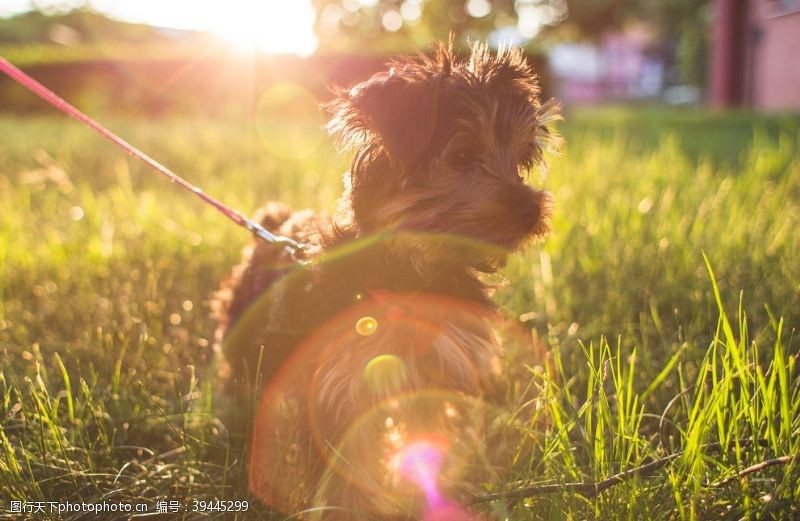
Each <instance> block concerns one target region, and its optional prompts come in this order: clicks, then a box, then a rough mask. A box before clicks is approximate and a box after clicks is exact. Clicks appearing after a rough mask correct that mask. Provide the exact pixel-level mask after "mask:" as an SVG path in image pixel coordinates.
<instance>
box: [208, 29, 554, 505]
mask: <svg viewBox="0 0 800 521" xmlns="http://www.w3.org/2000/svg"><path fill="white" fill-rule="evenodd" d="M330 108H331V109H332V112H333V119H332V121H331V124H330V126H329V128H330V129H331V131H332V132H333V133H334V134H335V135H336V136H337V137H338V138H339V140H340V141H341V142H342V143H345V144H347V145H350V146H353V147H354V148H355V149H356V156H355V159H354V161H353V165H352V168H351V170H350V172H349V174H348V175H349V178H346V185H348V186H347V188H346V191H345V195H344V197H343V199H342V201H343V204H342V208H341V210H340V213H339V215H338V216H337V217H336V219H335V220H334V222H333V224H328V223H324V222H321V221H320V220H317V219H316V218H315V217H314V216H313V215H311V214H310V213H308V212H301V213H296V214H291V212H289V211H288V210H287V209H285V208H284V207H281V206H279V205H274V204H273V205H269V206H268V207H267V208H265V210H264V211H263V213H262V216H261V222H262V224H263V225H264V226H265V227H266V228H268V229H270V230H272V231H274V232H276V233H280V234H282V235H286V236H289V237H292V238H294V239H296V240H298V241H300V242H302V243H305V244H307V245H308V246H307V250H306V252H305V255H306V257H307V260H308V261H309V262H308V263H307V264H306V265H302V266H300V265H298V264H295V263H294V262H293V261H292V259H291V258H289V256H288V255H287V254H286V253H284V252H282V251H281V250H280V249H278V248H276V247H274V246H273V245H269V244H266V243H261V244H257V245H255V246H254V247H253V248H251V250H250V251H249V253H248V254H247V255H246V257H245V260H244V262H243V263H242V264H241V265H240V266H239V267H238V268H237V269H236V270H235V271H234V274H233V275H232V277H231V279H230V280H229V281H228V282H227V283H226V285H224V286H223V291H222V292H221V299H220V303H221V306H220V308H221V312H220V329H219V340H220V341H221V342H222V344H223V351H224V358H225V363H224V364H223V366H224V369H223V375H224V377H225V381H226V382H227V387H228V389H229V390H230V391H231V392H232V393H234V394H239V395H247V393H249V392H255V393H257V394H256V396H257V397H258V401H259V405H258V406H257V413H256V417H255V423H254V426H253V438H252V457H251V461H250V482H251V483H250V485H251V489H252V490H253V492H254V493H255V494H256V495H258V496H259V497H260V498H261V499H262V500H264V501H265V502H266V503H268V504H270V505H271V506H274V507H276V508H278V509H281V510H284V511H286V510H292V509H297V508H302V506H307V507H308V506H311V505H313V506H328V507H335V509H333V510H324V511H323V512H324V513H325V515H326V516H327V517H328V518H330V519H366V518H369V516H370V515H373V516H376V518H378V519H390V518H403V519H405V518H416V517H418V516H420V515H421V512H423V510H424V509H425V508H426V507H425V505H426V504H427V509H428V510H430V509H431V508H435V507H436V506H437V505H436V504H434V503H436V502H437V501H439V499H440V495H439V492H438V489H437V492H436V494H434V493H433V492H431V490H427V489H426V487H425V486H423V484H421V482H420V480H419V479H421V478H419V476H417V477H416V478H415V477H414V476H409V475H408V473H407V472H406V471H405V470H403V469H406V470H407V466H404V465H405V463H404V462H403V461H400V460H398V459H397V458H398V457H397V454H399V453H404V452H403V450H404V449H403V448H404V447H406V446H409V444H412V445H413V444H414V442H415V440H420V439H427V440H428V441H427V442H425V443H427V444H428V445H425V446H426V447H428V446H429V445H430V444H431V443H433V445H436V446H437V447H440V449H441V451H442V452H446V453H448V454H450V455H451V456H447V460H446V462H445V467H446V468H445V469H444V470H443V471H442V472H443V474H442V476H448V479H451V480H455V479H457V474H458V471H457V470H448V468H447V467H448V464H447V462H450V463H452V461H454V460H455V459H457V458H456V456H453V455H455V454H458V453H459V451H460V450H461V449H460V448H459V447H461V448H463V447H465V446H468V445H471V444H474V443H476V442H477V441H476V440H477V438H479V436H480V429H479V428H477V427H476V423H480V422H479V421H478V422H476V421H475V420H476V419H477V418H479V417H480V414H478V410H479V408H480V406H481V401H482V398H483V397H484V396H485V395H486V393H487V392H489V391H490V389H491V388H492V385H493V380H495V379H497V377H498V376H500V372H501V371H500V367H499V364H498V355H499V352H500V342H499V340H498V336H497V334H496V328H495V323H494V320H495V312H494V308H493V306H492V303H491V301H490V300H489V298H488V297H487V294H486V288H485V285H484V284H483V283H482V282H481V280H480V277H479V272H480V271H493V270H495V269H496V268H497V267H499V266H501V265H502V264H503V262H504V260H505V257H506V255H507V254H508V253H509V252H511V251H513V250H514V249H516V248H517V247H518V246H519V245H520V244H522V243H523V242H524V240H525V239H527V238H529V237H541V236H542V235H544V234H545V233H546V232H547V231H548V226H549V217H550V212H551V200H550V197H549V195H548V194H547V193H546V192H542V191H537V190H534V189H532V188H530V187H528V186H527V185H526V184H525V183H524V181H523V174H524V172H525V171H526V170H528V169H529V168H530V167H531V166H533V165H535V164H539V163H541V160H542V158H541V152H542V148H543V147H545V146H546V145H547V144H548V143H549V141H550V139H551V134H550V133H549V132H548V131H547V130H546V129H545V127H544V125H545V124H546V123H548V122H549V121H552V119H554V115H555V114H556V113H555V111H554V110H552V109H553V107H542V106H541V105H540V104H539V101H538V89H537V87H536V83H535V78H534V76H533V74H532V72H531V70H530V68H529V67H528V66H527V64H526V63H525V62H524V59H523V58H522V55H521V53H519V52H518V51H507V52H501V53H499V54H498V55H493V54H491V53H490V52H489V51H488V49H487V48H486V47H485V46H481V45H476V46H474V47H473V49H472V54H471V57H470V60H469V61H468V62H466V63H458V62H456V59H455V57H454V56H453V54H452V51H450V50H447V49H440V50H439V51H438V52H437V54H436V56H435V57H434V58H427V57H419V58H415V59H411V60H405V61H398V62H395V63H393V64H392V67H391V69H390V70H389V71H388V72H385V73H380V74H377V75H375V76H373V77H372V78H371V79H370V80H368V81H366V82H364V83H362V84H360V85H358V86H356V87H354V88H353V89H352V90H350V91H349V92H346V93H340V94H339V96H338V98H337V99H336V100H335V101H334V102H333V103H332V104H331V105H330ZM476 408H477V409H476ZM431 437H433V438H435V439H437V440H441V439H444V438H447V443H445V445H447V448H442V447H443V445H441V444H439V445H437V444H438V443H439V442H438V441H437V442H436V443H434V442H431V441H430V439H431ZM437 450H438V449H437ZM442 457H443V456H442ZM434 459H435V458H434ZM414 461H416V460H414ZM412 466H413V465H412ZM450 466H451V467H453V466H457V465H450ZM413 467H414V468H417V467H418V465H417V466H413ZM289 468H292V469H294V470H293V471H288V470H286V469H289ZM409 468H410V467H409ZM448 472H450V474H448ZM411 473H412V474H414V472H413V471H412V472H411ZM437 473H438V471H437ZM289 474H291V476H289ZM409 481H411V482H415V483H416V485H414V486H412V485H411V484H410V483H409ZM442 481H446V480H445V479H442ZM415 492H416V496H419V497H417V498H416V499H415V498H414V496H415ZM423 495H424V496H425V498H424V501H423V499H422V496H423ZM448 518H453V519H454V517H453V516H450V517H448ZM442 519H444V517H443V518H442Z"/></svg>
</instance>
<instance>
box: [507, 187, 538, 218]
mask: <svg viewBox="0 0 800 521" xmlns="http://www.w3.org/2000/svg"><path fill="white" fill-rule="evenodd" d="M510 203H511V210H512V212H513V214H514V216H515V217H516V218H517V219H518V220H519V221H520V223H521V224H526V225H530V226H533V225H535V224H536V223H537V222H539V216H540V213H541V209H540V208H539V199H538V198H537V197H536V196H535V194H534V193H533V191H532V190H531V189H530V188H527V187H526V188H524V189H522V190H520V189H519V188H517V189H515V190H513V195H512V196H511V197H510Z"/></svg>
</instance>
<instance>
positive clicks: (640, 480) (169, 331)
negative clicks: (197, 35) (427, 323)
mask: <svg viewBox="0 0 800 521" xmlns="http://www.w3.org/2000/svg"><path fill="white" fill-rule="evenodd" d="M268 109H269V107H262V110H261V111H260V112H259V116H258V118H257V119H256V121H255V122H253V121H251V120H249V119H247V120H245V119H242V120H237V119H235V118H231V119H229V120H225V121H220V120H208V119H202V118H191V117H188V116H183V117H177V116H175V117H165V118H162V119H158V120H147V119H145V118H142V119H133V118H128V119H110V120H108V121H106V122H107V123H108V124H109V126H110V127H111V128H112V129H113V130H115V131H116V132H118V133H119V134H121V135H122V136H123V137H125V138H126V139H128V140H129V141H131V142H132V143H134V144H136V145H137V146H139V147H141V148H142V149H143V150H145V151H146V152H147V153H149V154H151V155H152V156H154V157H155V158H157V159H159V160H160V161H163V162H164V163H165V164H167V165H168V166H169V167H171V168H172V169H174V170H175V171H177V172H179V173H181V174H182V175H185V176H186V177H187V178H188V179H189V180H190V181H192V182H196V183H198V184H200V185H201V186H202V187H203V188H204V189H205V190H206V191H207V192H209V193H211V194H214V195H216V196H218V197H220V198H221V199H223V200H224V201H226V202H227V203H229V204H231V205H233V206H235V207H237V208H240V209H242V210H244V211H245V212H246V213H250V212H252V211H253V210H254V209H255V208H257V207H258V206H259V205H260V204H261V203H262V202H264V201H266V200H269V199H279V200H282V201H286V202H289V203H291V204H293V205H295V206H297V207H306V206H308V207H312V208H317V209H327V210H331V209H332V208H333V206H334V204H335V200H336V197H337V195H338V192H339V190H340V178H341V173H342V172H343V171H344V169H345V168H346V164H347V157H346V156H343V155H340V154H337V153H336V152H335V151H334V150H333V149H332V147H331V145H330V144H329V142H328V141H327V139H326V137H325V136H324V134H323V132H322V130H321V129H320V126H321V125H322V121H321V120H320V119H319V116H318V115H317V114H316V113H315V112H314V111H313V110H310V111H307V112H308V114H307V116H306V117H304V118H302V119H300V120H299V121H298V120H297V119H291V120H284V119H281V117H280V114H278V115H271V114H273V113H272V112H270V111H269V110H268ZM561 130H562V132H563V134H564V136H565V138H566V146H565V147H564V150H563V153H562V155H561V157H558V158H553V157H551V158H550V164H551V168H550V170H549V172H548V176H547V178H546V179H544V180H543V181H541V180H540V179H539V178H538V177H537V176H533V182H535V183H536V184H539V183H541V184H543V185H545V186H547V187H548V188H549V189H550V190H551V191H552V192H553V194H554V197H555V199H556V202H557V210H556V211H557V214H556V218H555V222H554V232H553V234H552V236H551V237H550V238H549V239H548V240H547V241H546V242H545V243H543V244H541V245H534V246H531V247H530V248H528V249H527V250H526V251H525V252H524V253H521V254H518V255H515V256H514V257H513V258H512V259H511V260H510V262H509V264H508V266H507V267H506V269H505V270H504V272H503V275H504V277H503V278H504V279H505V281H501V280H497V281H496V282H497V283H498V289H497V291H496V294H495V299H496V301H497V302H498V304H499V305H500V306H501V308H502V310H503V312H504V314H505V315H506V316H507V317H508V320H509V322H511V323H514V324H516V326H517V329H520V328H521V330H523V331H524V332H525V334H526V335H527V334H530V335H532V336H533V338H534V339H535V344H536V345H537V346H539V347H540V349H539V351H541V352H545V351H546V354H541V355H539V357H538V358H537V359H535V360H532V359H531V357H530V356H528V355H526V354H525V353H517V352H512V353H510V354H509V356H508V360H507V364H508V372H509V374H510V375H511V377H510V378H509V388H508V400H507V403H505V404H504V405H503V406H501V407H498V408H497V409H496V410H495V411H493V413H492V415H493V417H492V419H491V421H490V424H492V425H495V426H498V427H497V428H498V429H502V430H503V431H504V432H505V433H506V435H505V436H504V438H503V439H504V440H505V441H504V446H503V447H502V448H500V447H487V450H489V451H493V450H498V451H501V450H502V451H504V452H506V453H508V454H509V457H508V460H509V465H508V468H507V469H505V470H506V472H504V473H503V474H502V478H500V479H498V480H495V481H492V482H487V483H481V484H478V485H479V487H480V489H481V491H480V496H481V498H478V499H482V500H481V501H478V502H476V504H475V505H473V507H472V508H474V509H475V510H476V511H482V512H487V513H489V514H490V515H491V516H493V518H497V519H505V518H507V519H510V520H527V519H588V518H599V519H607V518H610V519H613V518H626V519H634V518H637V517H638V518H640V519H647V518H654V519H667V518H680V519H701V518H703V519H705V518H709V517H722V518H725V519H740V518H743V517H744V518H747V517H750V516H766V517H768V516H773V517H778V518H781V517H782V518H792V517H797V516H800V510H798V506H797V505H800V459H798V454H800V385H798V384H800V379H799V378H800V375H798V369H797V354H798V352H800V333H799V332H798V327H799V326H800V258H799V257H800V233H798V229H800V159H799V158H800V118H797V117H791V116H759V115H753V114H747V113H734V114H717V113H709V112H705V111H702V110H691V111H678V110H673V111H664V110H655V109H641V110H633V109H603V110H588V109H584V110H577V111H574V112H570V113H567V114H566V122H565V123H564V124H563V125H562V127H561ZM249 240H250V239H249V237H248V236H247V233H246V232H244V231H242V230H239V229H236V228H235V227H234V226H233V225H232V224H230V223H229V222H227V221H226V220H225V219H224V218H223V217H222V216H221V215H219V214H217V213H216V212H215V211H214V210H213V209H211V208H209V207H207V206H205V205H202V204H201V203H200V202H199V201H198V200H197V199H195V198H192V197H191V196H189V195H188V194H186V193H184V192H181V191H179V190H178V189H177V188H176V187H174V186H172V185H170V183H168V182H166V181H165V180H163V179H161V178H158V177H157V176H156V175H155V174H153V173H152V172H150V171H147V170H145V169H144V168H143V167H142V166H141V165H140V164H138V163H135V162H134V161H132V160H131V159H129V158H127V157H126V156H125V155H124V154H123V153H122V152H121V151H119V150H117V149H116V148H114V147H112V145H110V144H108V143H106V142H104V141H102V140H101V139H100V138H99V137H97V136H95V135H93V134H92V133H91V132H90V131H89V130H87V129H85V128H83V127H81V126H79V125H78V124H77V123H75V122H72V121H70V120H67V119H66V118H61V117H58V116H54V117H42V116H37V117H30V118H22V117H12V116H0V295H2V298H1V299H0V518H2V517H3V515H4V514H6V515H7V516H8V517H9V518H13V517H14V515H13V514H11V513H10V509H11V502H12V501H28V502H35V501H62V502H66V501H70V502H80V501H84V502H87V503H90V502H99V501H108V502H112V501H113V502H123V503H127V504H131V505H134V504H146V505H147V506H148V508H149V510H150V511H151V512H153V511H154V510H155V508H156V505H157V503H158V502H159V501H167V502H169V501H178V502H180V505H181V512H183V514H182V515H185V516H186V517H189V518H192V517H197V516H196V515H195V514H193V512H192V508H193V502H194V501H209V500H214V499H229V500H246V499H250V501H251V506H250V509H249V511H248V513H247V514H245V515H240V518H245V517H249V518H254V519H255V518H259V516H260V518H263V515H264V510H263V509H261V508H259V507H258V506H257V505H256V504H255V503H254V501H253V500H252V498H248V494H247V486H246V475H245V473H244V470H243V464H242V461H243V460H244V459H245V458H246V455H245V452H246V447H243V446H242V444H240V443H237V442H236V441H235V440H234V438H235V437H231V436H228V434H229V433H228V432H227V430H226V428H225V426H224V424H223V422H222V421H221V420H220V417H221V411H219V410H218V408H217V407H216V406H215V405H216V404H215V401H214V386H215V381H214V376H213V369H212V365H211V342H212V338H211V337H212V333H213V330H214V324H213V322H212V321H211V319H210V318H209V300H210V298H211V296H212V293H213V292H214V290H215V288H216V287H217V286H218V284H219V282H220V280H221V279H222V278H223V277H224V276H225V274H226V273H227V271H228V270H229V269H230V268H231V266H232V265H233V264H234V263H235V262H236V260H237V259H238V257H239V254H240V250H241V248H242V247H243V246H244V245H245V244H247V242H248V241H249ZM531 394H534V395H535V397H536V398H535V400H532V401H528V400H526V399H525V397H527V396H530V395H531ZM649 462H655V463H654V464H653V465H650V466H649V467H645V468H644V469H643V470H641V471H640V472H636V473H635V474H636V475H635V476H630V477H627V478H626V479H623V480H620V482H619V483H616V482H615V483H614V485H613V486H610V487H609V488H608V489H606V490H602V491H598V492H597V493H596V494H595V493H594V491H592V492H587V491H586V490H585V489H584V488H581V487H576V486H572V485H565V484H570V483H577V482H598V481H601V480H603V479H604V478H606V477H608V476H612V475H614V474H617V473H620V472H624V471H626V470H630V469H635V468H637V467H639V466H642V465H645V464H647V463H649ZM762 463H763V464H764V465H763V468H761V467H753V466H754V465H758V464H762ZM540 485H556V486H554V487H547V486H545V487H541V486H540ZM532 486H535V487H538V488H533V489H530V488H529V487H532ZM526 489H527V490H526ZM508 491H511V495H510V497H504V496H503V493H505V492H508ZM490 494H495V496H487V495H490ZM184 507H185V510H184ZM73 515H74V514H73ZM116 515H118V516H120V517H124V516H122V514H116ZM217 515H219V514H217ZM275 518H276V519H280V517H279V516H276V517H275Z"/></svg>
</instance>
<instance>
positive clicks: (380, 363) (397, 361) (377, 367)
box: [364, 355, 406, 394]
mask: <svg viewBox="0 0 800 521" xmlns="http://www.w3.org/2000/svg"><path fill="white" fill-rule="evenodd" d="M364 380H365V381H366V382H367V385H369V387H370V388H371V389H372V390H373V391H374V392H375V393H377V394H387V393H390V392H393V391H397V390H398V389H400V388H401V387H402V386H403V384H404V383H405V382H406V363H405V362H404V361H403V360H402V359H401V358H400V357H399V356H395V355H378V356H376V357H375V358H373V359H371V360H370V361H369V362H367V364H366V365H365V366H364Z"/></svg>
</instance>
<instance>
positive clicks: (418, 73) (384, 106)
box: [328, 64, 450, 166]
mask: <svg viewBox="0 0 800 521" xmlns="http://www.w3.org/2000/svg"><path fill="white" fill-rule="evenodd" d="M449 72H450V71H449V67H447V68H446V69H444V68H441V65H440V68H439V70H438V71H437V72H433V71H431V70H424V69H422V68H421V67H419V66H417V64H409V65H402V64H395V65H394V66H393V67H392V68H391V69H390V70H389V71H388V72H382V73H379V74H376V75H374V76H373V77H372V78H370V79H369V80H367V81H365V82H363V83H360V84H358V85H356V86H355V87H353V88H352V89H350V90H349V91H346V92H340V93H339V94H338V96H337V98H336V99H335V100H334V101H333V102H332V103H330V104H329V105H328V108H329V110H331V111H332V113H333V117H332V119H331V121H330V123H329V124H328V130H329V132H330V133H331V134H332V135H334V136H336V138H337V140H338V142H339V143H340V144H343V145H349V146H356V147H358V146H361V145H365V144H366V145H373V144H378V145H380V146H382V147H383V149H384V150H385V151H386V153H387V154H388V155H389V158H390V159H391V160H392V161H397V162H400V163H402V164H405V165H406V166H411V165H413V164H416V163H417V162H418V161H420V160H421V159H423V157H424V155H425V151H426V150H427V149H428V145H429V144H430V142H431V140H432V138H433V135H434V132H435V128H436V116H437V111H438V105H439V98H440V96H441V90H442V88H443V84H444V80H445V78H446V77H447V75H448V74H449Z"/></svg>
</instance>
